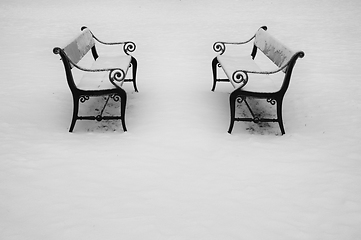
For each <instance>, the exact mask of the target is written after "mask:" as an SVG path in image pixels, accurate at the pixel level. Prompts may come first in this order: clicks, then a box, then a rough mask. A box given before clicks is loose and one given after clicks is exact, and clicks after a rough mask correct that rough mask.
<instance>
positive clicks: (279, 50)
mask: <svg viewBox="0 0 361 240" xmlns="http://www.w3.org/2000/svg"><path fill="white" fill-rule="evenodd" d="M254 44H255V45H256V46H257V47H258V48H259V49H260V50H261V51H262V52H263V53H264V54H265V55H266V56H267V57H268V58H269V59H270V60H271V61H272V62H274V63H275V64H276V65H277V66H278V67H282V66H283V65H284V64H286V63H287V62H288V61H289V60H290V59H291V58H292V56H293V55H294V52H293V51H291V50H290V49H288V48H287V47H286V46H285V45H283V44H282V43H281V42H279V41H278V40H277V39H276V38H274V37H273V36H271V35H270V34H269V33H268V32H267V31H265V30H264V29H262V28H260V29H259V30H258V32H257V33H256V38H255V41H254ZM284 70H285V69H284Z"/></svg>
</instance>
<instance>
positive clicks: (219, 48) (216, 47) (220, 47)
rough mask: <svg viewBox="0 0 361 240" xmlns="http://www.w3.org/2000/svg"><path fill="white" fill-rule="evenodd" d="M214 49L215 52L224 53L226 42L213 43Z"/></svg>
mask: <svg viewBox="0 0 361 240" xmlns="http://www.w3.org/2000/svg"><path fill="white" fill-rule="evenodd" d="M213 50H214V51H215V52H220V53H219V54H220V55H222V54H223V53H224V52H225V51H226V45H225V44H224V42H215V43H214V44H213Z"/></svg>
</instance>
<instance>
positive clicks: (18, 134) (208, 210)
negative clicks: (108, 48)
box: [0, 0, 361, 240]
mask: <svg viewBox="0 0 361 240" xmlns="http://www.w3.org/2000/svg"><path fill="white" fill-rule="evenodd" d="M0 21H1V24H0V32H1V38H0V52H1V55H0V73H1V81H0V102H1V103H2V104H1V114H0V159H1V160H0V239H3V240H39V239H44V240H45V239H46V240H58V239H59V240H64V239H67V240H68V239H77V240H79V239H84V240H93V239H94V240H98V239H107V240H110V239H134V240H138V239H139V240H143V239H148V240H155V239H157V240H159V239H164V240H181V239H182V240H192V239H194V240H202V239H204V240H213V239H214V240H219V239H228V240H230V239H247V240H251V239H257V240H259V239H268V240H291V239H292V240H304V239H309V240H315V239H322V240H325V239H334V240H340V239H342V240H355V239H361V228H360V226H361V186H360V183H361V149H360V140H361V137H360V136H361V130H360V124H361V120H360V119H361V94H360V91H361V84H360V79H361V78H360V77H361V74H360V72H359V68H360V65H361V61H360V54H359V53H360V52H361V41H359V39H360V37H361V29H360V27H359V23H360V22H361V1H358V0H350V1H347V3H346V2H341V1H337V0H328V1H324V0H320V1H314V0H303V1H296V0H288V1H281V0H273V1H264V0H253V1H242V0H223V1H218V0H197V1H195V0H193V1H191V0H167V1H165V0H157V1H155V0H154V1H146V0H122V1H117V0H104V1H95V0H77V1H73V0H62V1H56V0H46V1H45V0H32V1H26V2H24V1H22V0H2V1H0ZM83 25H85V26H88V27H89V28H90V29H91V30H92V31H93V32H94V33H95V34H96V36H98V37H99V38H100V39H102V40H103V41H134V42H135V43H136V44H137V49H136V51H135V52H134V53H133V55H134V56H135V57H136V58H137V60H138V63H139V66H138V70H139V71H138V87H139V93H135V92H134V90H133V87H132V85H131V84H129V83H128V84H127V83H125V84H124V85H123V87H124V88H125V90H126V91H127V92H128V105H127V110H126V122H127V127H128V132H126V133H124V132H123V131H122V128H121V125H120V123H119V122H114V121H113V122H101V123H98V122H90V121H78V122H77V124H76V126H75V129H74V133H68V128H69V125H70V121H71V114H72V98H71V93H70V91H69V88H68V86H67V83H66V80H65V73H64V68H63V66H62V62H61V61H60V60H59V56H58V55H54V54H53V52H52V49H53V48H54V47H63V46H65V45H66V44H67V43H69V42H70V41H71V40H72V39H73V38H74V37H75V36H76V35H78V34H79V32H80V27H82V26H83ZM263 25H266V26H268V30H269V31H270V33H272V34H274V35H275V36H276V37H277V39H279V40H280V41H282V42H284V43H286V44H287V45H288V46H290V47H292V49H295V50H302V51H304V52H305V57H304V58H303V59H299V60H298V62H297V64H296V66H295V68H294V72H293V77H292V80H291V85H290V88H289V91H288V92H287V94H286V97H285V100H284V108H283V113H284V123H285V128H286V135H284V136H280V132H279V128H278V126H277V124H273V123H267V124H263V125H257V124H254V123H239V122H237V123H236V124H235V127H234V129H233V133H232V134H231V135H230V134H228V133H227V129H228V124H229V106H228V97H229V93H230V92H231V91H232V90H233V87H232V86H231V85H230V84H229V83H219V84H218V86H217V88H216V91H215V92H211V91H210V90H211V87H212V73H211V60H212V59H213V58H214V57H215V56H216V53H215V52H214V51H213V49H212V45H213V43H214V42H216V41H245V40H247V39H249V38H250V36H252V35H253V34H254V33H255V31H257V29H258V28H259V27H260V26H263ZM228 50H230V49H227V51H228ZM119 51H122V49H121V48H120V49H119ZM232 51H233V50H232ZM237 51H239V53H244V51H251V47H248V48H246V49H234V51H233V52H234V53H235V54H236V53H238V52H237ZM102 101H104V100H102V99H98V100H93V101H87V105H86V107H84V108H82V111H88V110H87V109H88V108H98V109H101V108H102ZM250 104H253V105H254V106H256V107H257V108H259V110H260V114H269V113H270V112H272V111H271V110H272V109H269V110H270V111H269V110H268V109H267V108H271V107H272V106H271V105H269V104H265V103H262V102H253V103H250ZM116 106H117V104H116V103H112V102H111V101H109V106H108V107H107V108H106V114H112V111H115V112H117V111H118V110H117V107H116ZM243 109H244V106H242V104H240V106H239V109H238V114H249V113H247V111H245V110H243ZM92 111H94V110H92Z"/></svg>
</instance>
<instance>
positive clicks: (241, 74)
mask: <svg viewBox="0 0 361 240" xmlns="http://www.w3.org/2000/svg"><path fill="white" fill-rule="evenodd" d="M232 79H233V81H234V82H235V83H242V84H243V85H242V87H243V86H244V85H246V84H247V82H248V74H247V72H246V71H241V70H238V71H236V72H234V73H233V75H232Z"/></svg>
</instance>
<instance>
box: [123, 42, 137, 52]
mask: <svg viewBox="0 0 361 240" xmlns="http://www.w3.org/2000/svg"><path fill="white" fill-rule="evenodd" d="M136 48H137V47H136V45H135V43H134V42H125V43H124V46H123V50H124V52H125V54H127V55H129V53H130V52H134V51H135V49H136Z"/></svg>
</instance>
